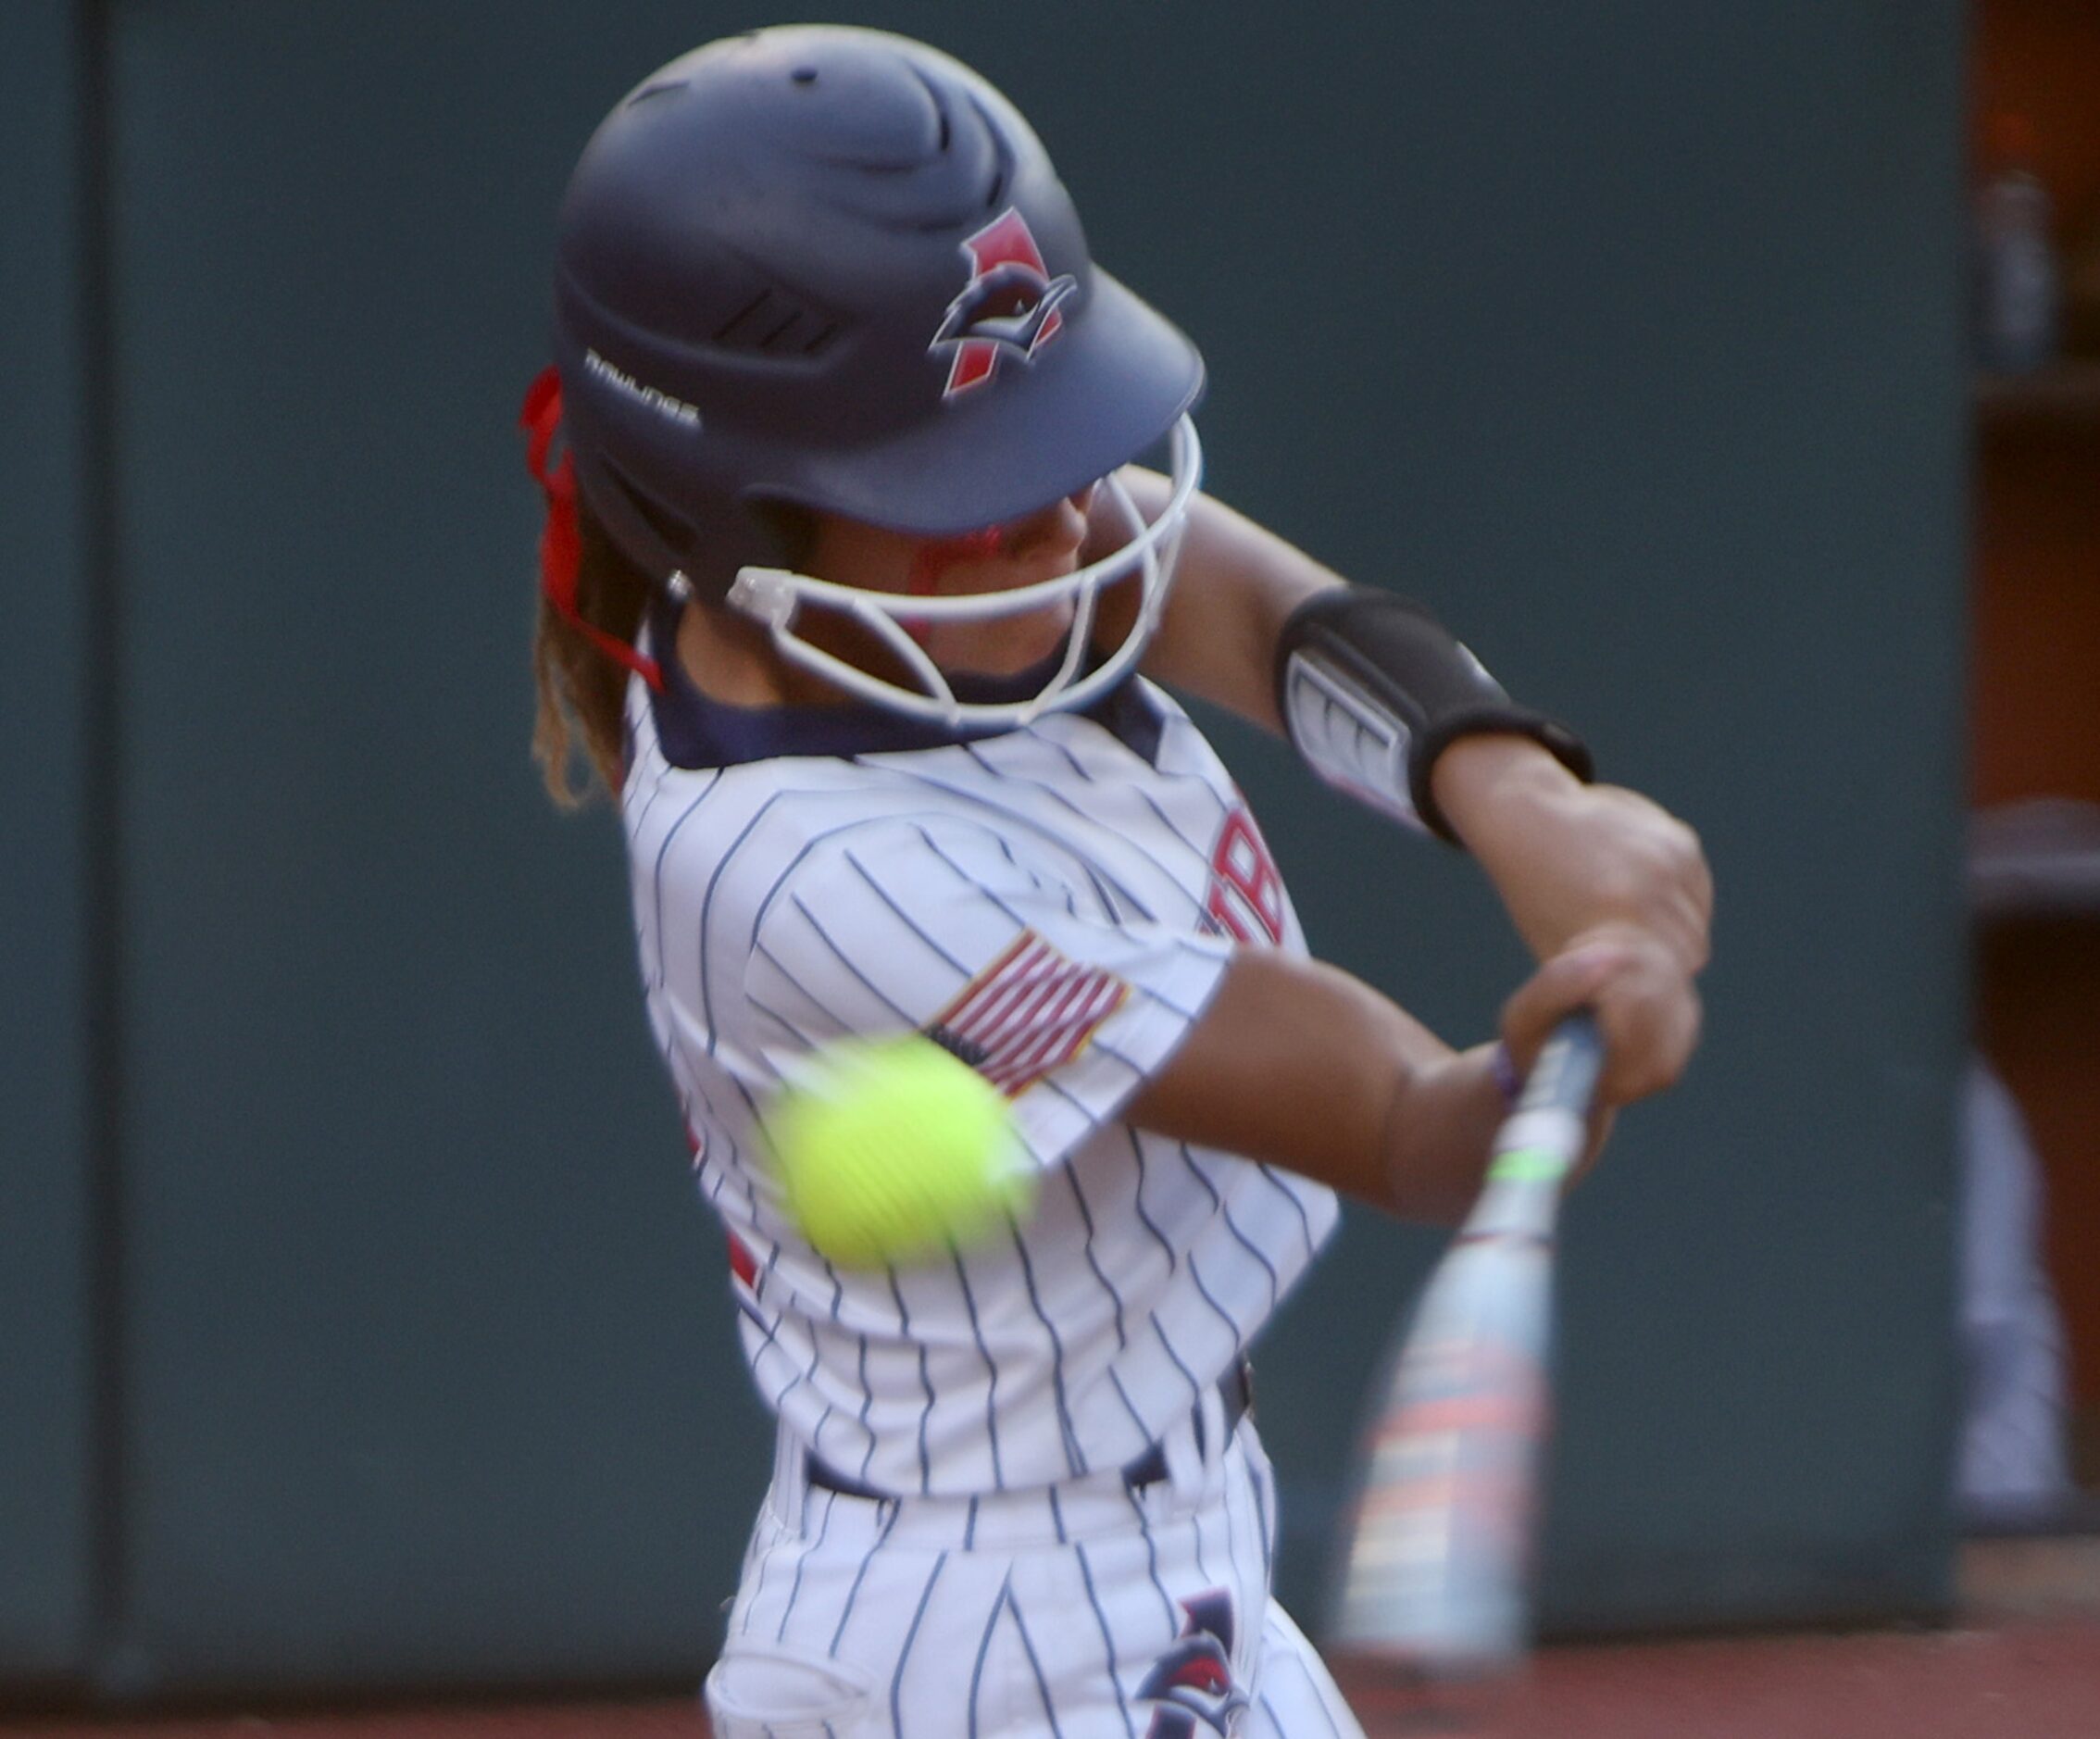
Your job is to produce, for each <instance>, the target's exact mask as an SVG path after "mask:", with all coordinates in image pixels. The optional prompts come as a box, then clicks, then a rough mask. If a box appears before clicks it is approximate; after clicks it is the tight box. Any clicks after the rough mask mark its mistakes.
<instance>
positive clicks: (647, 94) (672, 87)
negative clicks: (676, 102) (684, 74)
mask: <svg viewBox="0 0 2100 1739" xmlns="http://www.w3.org/2000/svg"><path fill="white" fill-rule="evenodd" d="M684 89H685V81H684V80H683V79H669V80H666V81H664V82H663V83H661V84H645V85H644V86H643V87H642V88H641V89H640V90H639V91H637V92H635V94H633V95H632V96H631V97H629V98H628V99H627V106H628V107H629V108H639V107H640V106H642V105H643V104H644V103H646V102H647V101H648V100H649V99H650V98H651V97H652V96H669V95H670V94H671V93H672V92H673V91H682V90H684Z"/></svg>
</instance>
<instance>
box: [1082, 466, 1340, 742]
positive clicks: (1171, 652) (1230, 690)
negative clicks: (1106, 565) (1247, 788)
mask: <svg viewBox="0 0 2100 1739" xmlns="http://www.w3.org/2000/svg"><path fill="white" fill-rule="evenodd" d="M1123 479H1124V482H1125V484H1126V486H1127V487H1128V488H1129V489H1130V491H1131V496H1132V498H1133V499H1134V500H1135V501H1136V503H1137V505H1138V507H1139V509H1140V510H1141V511H1142V512H1144V514H1145V515H1146V516H1147V517H1150V516H1151V515H1153V514H1156V512H1158V510H1159V509H1160V507H1162V506H1164V505H1165V502H1166V499H1167V496H1168V494H1169V484H1168V482H1167V479H1165V478H1164V477H1161V476H1160V475H1158V473H1157V472H1155V471H1148V470H1144V469H1140V468H1138V467H1134V466H1133V467H1130V468H1128V469H1125V471H1124V472H1123ZM1096 510H1097V511H1098V510H1099V509H1098V507H1097V509H1096ZM1176 571H1177V575H1178V577H1177V579H1176V580H1175V582H1174V588H1173V590H1172V591H1171V592H1169V594H1168V597H1167V608H1166V613H1165V614H1164V616H1163V617H1162V618H1161V619H1160V624H1159V632H1157V633H1156V635H1154V637H1153V640H1152V644H1151V645H1150V646H1149V647H1148V648H1147V650H1146V653H1145V657H1144V671H1145V674H1146V675H1148V676H1152V677H1156V679H1157V680H1159V681H1160V682H1165V683H1166V684H1167V685H1168V686H1169V687H1170V688H1174V689H1178V690H1180V691H1181V692H1182V693H1184V694H1195V695H1198V696H1200V697H1201V698H1202V699H1204V700H1206V701H1209V702H1210V703H1211V704H1212V705H1213V706H1217V707H1224V708H1225V709H1226V710H1227V711H1229V712H1232V713H1236V714H1238V715H1239V716H1240V717H1241V718H1243V719H1248V720H1250V721H1252V722H1253V723H1255V724H1257V725H1260V726H1261V727H1262V728H1263V729H1265V730H1268V731H1275V732H1281V730H1282V728H1283V724H1282V720H1281V719H1280V718H1279V717H1278V716H1277V712H1276V677H1275V671H1276V642H1277V636H1278V635H1279V634H1280V633H1281V632H1282V628H1283V623H1284V622H1285V620H1286V619H1288V618H1289V616H1290V614H1291V612H1292V611H1293V610H1294V609H1295V608H1296V607H1298V606H1299V605H1300V604H1302V603H1304V602H1305V600H1306V598H1308V597H1310V596H1311V595H1312V594H1314V593H1316V592H1319V591H1323V590H1325V589H1327V588H1328V587H1331V586H1339V585H1341V584H1342V583H1343V580H1342V576H1341V575H1339V574H1337V573H1335V572H1334V571H1333V570H1332V569H1329V568H1326V567H1323V566H1322V565H1321V564H1320V563H1319V562H1317V561H1315V560H1314V559H1313V558H1312V557H1310V556H1307V555H1306V553H1305V552H1304V551H1303V550H1301V549H1298V548H1297V547H1296V546H1295V545H1294V544H1289V543H1287V542H1285V541H1284V540H1283V539H1282V538H1281V537H1278V536H1277V535H1276V534H1275V533H1274V532H1269V531H1268V530H1266V529H1264V528H1263V527H1261V526H1259V525H1256V523H1255V522H1254V521H1253V520H1252V519H1247V518H1246V517H1245V516H1244V515H1242V514H1239V513H1235V512H1234V511H1233V510H1232V509H1231V507H1227V506H1225V504H1224V503H1223V502H1220V501H1216V500H1213V499H1212V498H1211V497H1209V496H1207V495H1202V494H1199V495H1197V496H1196V497H1195V499H1194V501H1193V502H1192V503H1191V504H1190V507H1189V518H1188V529H1187V531H1186V532H1184V533H1183V535H1182V539H1181V558H1180V561H1179V563H1178V564H1177V569H1176Z"/></svg>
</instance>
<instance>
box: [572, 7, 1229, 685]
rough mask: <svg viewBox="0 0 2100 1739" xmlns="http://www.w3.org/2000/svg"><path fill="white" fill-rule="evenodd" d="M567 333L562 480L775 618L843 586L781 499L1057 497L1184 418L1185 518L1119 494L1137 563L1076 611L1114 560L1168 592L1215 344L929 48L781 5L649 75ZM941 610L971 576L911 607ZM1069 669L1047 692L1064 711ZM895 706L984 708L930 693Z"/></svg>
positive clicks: (915, 502)
mask: <svg viewBox="0 0 2100 1739" xmlns="http://www.w3.org/2000/svg"><path fill="white" fill-rule="evenodd" d="M554 345H555V362H556V369H557V370H558V372H559V376H560V384H561V413H560V414H561V419H562V425H563V430H564V432H565V434H566V436H567V439H568V444H569V452H570V454H571V456H572V457H573V461H574V468H575V477H576V482H577V485H578V486H579V488H580V489H581V494H582V496H583V499H584V501H585V502H586V503H587V504H588V506H589V507H590V508H591V510H592V512H593V513H594V515H595V517H596V518H597V519H598V520H599V522H600V523H601V524H602V525H603V527H604V528H605V530H606V533H607V534H608V535H609V536H610V537H611V538H612V540H613V541H614V543H615V544H617V545H618V546H619V549H620V550H621V551H622V552H623V553H624V554H625V555H626V556H627V557H629V558H630V559H631V560H632V561H633V562H634V563H635V564H636V565H638V566H639V567H640V568H641V569H643V570H644V572H646V573H648V574H650V575H652V576H653V577H656V578H657V579H659V580H669V577H670V576H672V575H673V574H674V573H675V574H681V575H682V576H683V577H684V579H685V580H686V581H687V582H690V583H691V584H692V586H693V587H694V590H695V591H696V592H697V593H698V594H700V595H701V596H703V597H706V598H711V599H715V600H718V601H719V600H723V599H728V600H729V601H731V603H733V604H735V605H738V606H741V607H744V608H745V609H747V610H750V611H751V612H752V613H754V614H756V615H759V616H761V617H762V618H764V619H767V620H769V622H771V623H772V625H773V626H774V628H775V631H776V635H775V637H776V641H777V642H778V641H780V640H781V636H782V634H783V632H786V631H787V630H788V629H789V626H790V624H791V622H792V619H793V617H794V613H795V611H796V610H797V609H798V608H799V607H801V606H802V605H804V604H810V603H815V604H819V605H830V606H833V607H837V606H839V604H840V599H839V598H838V597H837V596H835V595H831V594H838V593H840V592H842V591H849V590H850V589H847V588H840V587H835V586H825V585H822V584H821V583H820V582H816V581H814V580H810V579H808V578H807V577H806V576H800V575H795V574H794V573H792V572H783V571H781V569H788V568H792V565H793V559H794V544H793V542H792V540H789V539H787V538H786V537H785V536H784V535H783V529H782V528H783V516H782V515H781V513H780V511H779V510H780V509H781V508H783V507H784V508H789V509H794V508H802V509H815V510H819V511H822V512H827V513H833V514H839V515H843V516H845V517H847V518H851V519H859V520H863V521H866V522H869V523H871V524H875V525H881V526H885V527H889V528H891V529H894V530H896V531H900V532H910V533H919V534H923V535H926V536H928V537H946V536H953V535H956V534H959V533H962V532H969V531H972V530H975V529H977V528H981V527H984V526H988V525H996V524H1000V523H1004V522H1008V521H1011V520H1015V519H1021V518H1023V517H1025V516H1027V515H1029V514H1031V513H1033V512H1035V511H1037V510H1039V509H1040V508H1042V507H1044V506H1046V505H1047V504H1049V503H1051V502H1053V501H1056V500H1057V499H1059V498H1060V497H1063V496H1066V495H1070V494H1076V493H1078V492H1079V491H1081V490H1082V489H1084V488H1086V487H1087V486H1088V485H1089V484H1091V483H1094V482H1096V481H1098V480H1100V479H1102V478H1104V477H1106V476H1108V475H1109V474H1110V473H1112V472H1114V471H1115V470H1116V469H1118V468H1119V467H1120V466H1121V465H1123V464H1125V463H1126V462H1128V461H1130V460H1131V459H1132V458H1134V457H1137V456H1138V455H1139V454H1141V453H1143V452H1144V450H1145V449H1147V448H1148V447H1150V446H1152V445H1153V444H1155V443H1156V442H1157V441H1159V440H1160V439H1161V438H1162V437H1163V436H1165V435H1167V434H1169V432H1173V433H1174V434H1175V437H1176V438H1175V442H1174V445H1175V448H1176V458H1175V469H1176V470H1177V472H1178V473H1180V475H1178V477H1177V484H1178V487H1177V490H1176V494H1175V506H1174V507H1173V509H1172V510H1171V523H1167V522H1156V523H1154V524H1153V525H1151V526H1149V527H1147V526H1146V525H1145V524H1144V521H1143V520H1142V519H1139V518H1138V517H1137V516H1136V515H1135V514H1134V512H1133V513H1132V514H1131V544H1130V546H1129V551H1128V556H1127V559H1124V560H1123V561H1121V563H1120V565H1118V562H1117V558H1111V559H1110V561H1108V562H1105V563H1096V564H1094V567H1093V568H1090V569H1085V570H1082V572H1081V574H1079V575H1076V576H1073V577H1072V578H1073V581H1074V582H1078V583H1079V584H1080V586H1081V591H1082V592H1083V593H1084V594H1085V608H1084V609H1082V610H1081V614H1082V615H1086V614H1090V613H1091V607H1092V588H1094V587H1095V586H1098V585H1099V584H1100V583H1104V582H1107V581H1111V580H1116V579H1120V578H1123V577H1126V575H1128V574H1142V575H1143V576H1144V583H1145V586H1146V589H1147V592H1148V593H1156V594H1159V596H1163V594H1164V589H1165V584H1166V582H1167V579H1168V578H1169V574H1170V569H1171V554H1172V544H1173V543H1174V541H1175V538H1176V535H1177V533H1178V529H1179V524H1180V519H1181V510H1182V508H1183V507H1185V504H1186V501H1187V499H1188V496H1189V494H1190V493H1191V492H1192V491H1193V488H1194V473H1195V470H1196V468H1197V466H1198V464H1199V458H1198V453H1197V449H1196V444H1195V441H1194V431H1193V429H1191V428H1190V427H1189V425H1188V423H1187V419H1186V413H1187V411H1188V410H1189V408H1190V407H1191V406H1192V405H1193V403H1194V400H1195V398H1196V396H1197V394H1198V393H1199V392H1200V390H1201V387H1202V382H1203V364H1202V359H1201V357H1199V356H1198V355H1197V353H1196V350H1195V347H1194V345H1193V344H1191V343H1190V342H1189V341H1188V339H1187V338H1185V337H1184V336H1183V335H1182V334H1181V332H1180V331H1179V330H1177V329H1176V328H1175V327H1174V326H1173V325H1172V324H1170V323H1169V321H1168V320H1167V319H1164V318H1163V317H1162V316H1160V315H1159V314H1157V313H1156V312H1155V311H1154V310H1153V309H1152V308H1150V307H1147V306H1146V305H1145V304H1144V302H1142V301H1140V300H1139V299H1138V298H1137V297H1136V296H1135V295H1133V294H1131V292H1130V291H1129V290H1127V289H1125V288H1124V287H1123V285H1121V284H1120V283H1119V282H1117V281H1116V280H1115V279H1113V278H1111V277H1110V276H1109V275H1108V274H1107V273H1106V272H1105V271H1102V270H1100V269H1098V268H1096V267H1095V266H1094V264H1093V263H1092V261H1091V260H1090V258H1089V257H1088V254H1087V246H1086V239H1085V236H1084V234H1083V233H1082V231H1081V228H1080V222H1079V218H1078V215H1077V214H1076V213H1075V211H1074V210H1073V208H1072V203H1071V200H1070V198H1069V195H1068V194H1066V192H1065V190H1064V188H1063V186H1062V185H1061V184H1060V183H1059V181H1058V180H1057V178H1056V173H1055V171H1054V170H1053V169H1052V168H1051V165H1050V160H1049V157H1048V156H1047V155H1046V154H1045V152H1044V148H1043V146H1042V144H1041V143H1040V142H1039V141H1038V140H1037V139H1036V137H1035V135H1034V133H1033V132H1032V131H1030V129H1029V127H1028V124H1027V123H1026V122H1025V121H1024V120H1023V119H1021V117H1020V116H1019V114H1018V113H1017V112H1016V111H1015V109H1014V108H1013V107H1012V106H1011V105H1010V104H1008V103H1007V102H1006V99H1005V98H1004V97H1002V96H1001V95H1000V94H998V92H996V91H995V90H994V89H993V88H992V86H991V85H990V84H988V83H987V82H986V81H984V80H983V79H981V78H980V77H979V76H978V75H977V74H976V73H974V72H972V71H971V70H969V69H968V68H967V67H964V66H963V65H961V64H960V63H959V62H957V61H956V60H953V59H951V58H950V57H949V56H945V55H943V54H940V53H938V52H937V51H935V50H933V49H931V48H929V47H926V46H925V45H923V44H919V43H916V42H912V41H909V40H908V39H906V38H904V37H899V36H894V35H890V34H887V33H884V32H881V31H866V30H856V29H844V28H836V27H828V26H798V27H793V28H785V29H779V30H769V31H758V32H755V33H753V34H749V35H745V36H740V37H734V38H731V39H729V40H727V41H723V42H719V43H713V44H708V45H707V46H706V47H703V48H699V49H696V50H694V52H693V53H691V54H688V55H686V56H682V57H681V58H680V59H677V60H674V61H672V62H671V63H670V64H669V66H667V67H665V68H663V69H661V70H660V71H658V72H656V73H655V74H654V75H652V76H651V77H650V78H648V79H646V80H644V81H643V82H642V84H641V85H639V86H638V87H637V88H636V89H635V90H634V91H633V92H631V94H629V95H628V96H627V97H626V98H625V99H624V100H622V101H621V103H620V104H619V106H618V107H616V108H615V109H614V110H613V112H612V114H611V115H610V116H609V117H607V118H606V120H605V122H604V123H603V124H602V125H601V126H600V127H599V129H598V131H597V132H596V133H595V135H594V137H593V138H592V140H591V142H590V144H589V145H588V147H587V148H586V149H585V151H584V154H583V156H582V159H581V162H580V163H579V165H578V167H577V169H576V171H575V174H574V177H573V178H572V180H571V181H570V183H569V192H568V195H567V198H566V200H565V202H564V204H563V207H562V212H561V222H560V236H559V243H558V251H557V270H556V297H555V322H554ZM1123 499H1124V503H1125V506H1126V507H1127V506H1128V501H1127V497H1124V498H1123ZM784 518H785V519H788V520H792V518H793V516H792V515H788V516H784ZM740 572H742V573H744V576H745V582H744V584H742V585H738V584H737V583H736V582H737V580H738V576H739V574H740ZM1053 583H1054V584H1055V583H1056V582H1053ZM854 595H855V596H856V597H857V598H863V599H873V598H877V597H879V595H880V594H872V593H856V594H854ZM1012 595H1014V596H1016V597H1018V598H1019V600H1020V602H1021V604H1022V605H1023V606H1025V607H1041V605H1042V604H1043V603H1044V602H1046V601H1048V600H1047V599H1046V598H1045V596H1044V594H1043V588H1040V587H1031V588H1029V589H1028V592H1027V594H1012ZM1158 601H1159V597H1158V596H1155V597H1153V598H1152V599H1151V602H1150V607H1149V608H1147V609H1146V610H1144V612H1142V615H1143V618H1144V623H1145V625H1146V627H1147V631H1148V629H1149V623H1150V622H1151V621H1152V620H1153V619H1156V611H1157V604H1158ZM905 602H906V601H905V600H892V604H894V605H903V604H905ZM946 604H956V605H963V604H965V601H964V600H950V599H932V600H913V601H910V604H909V607H908V610H907V612H906V614H907V616H909V617H916V618H917V619H925V618H926V617H928V616H932V615H940V614H942V613H944V612H943V611H942V610H940V609H939V608H937V607H936V606H940V605H946ZM999 607H1000V606H999V604H998V600H996V599H993V600H979V599H971V600H969V601H967V607H966V610H963V611H956V612H954V613H968V614H970V615H973V616H981V615H985V614H992V613H996V611H997V609H998V608H999ZM856 614H859V615H861V616H862V617H863V619H866V617H867V611H866V610H865V609H864V608H861V609H856ZM789 638H791V639H792V638H793V636H792V635H790V636H789ZM892 638H893V643H894V642H895V641H896V640H899V639H903V638H904V637H903V636H902V634H901V631H900V632H899V633H898V634H897V635H894V636H892ZM909 644H910V643H909V641H908V640H907V639H906V640H904V644H903V645H900V647H899V650H900V652H904V650H905V647H906V646H908V645H909ZM782 649H783V651H786V650H791V648H790V647H789V646H788V645H786V644H783V646H782ZM1134 655H1135V649H1134V648H1131V657H1134ZM905 656H906V658H907V661H910V656H909V654H908V652H906V654H905ZM917 662H918V663H919V664H920V665H923V664H924V662H925V661H924V659H923V657H920V658H919V660H918V661H917ZM1069 662H1070V661H1068V663H1069ZM1124 662H1126V663H1127V662H1128V660H1124ZM923 674H925V673H924V672H923V671H922V675H923ZM1072 675H1073V672H1072V671H1070V670H1068V671H1067V672H1066V676H1067V679H1068V681H1067V682H1066V684H1065V686H1064V689H1063V691H1062V692H1061V694H1060V695H1059V696H1058V697H1057V698H1056V703H1055V704H1056V705H1060V706H1063V705H1070V704H1075V703H1074V701H1073V699H1072V698H1071V694H1072V685H1071V683H1070V681H1069V679H1070V677H1071V676H1072ZM881 686H882V687H883V688H885V689H891V687H892V685H889V684H883V685H881ZM1088 686H1089V687H1090V688H1092V687H1094V686H1096V685H1094V684H1091V683H1090V684H1088ZM899 692H901V693H904V694H906V696H907V697H910V691H908V690H906V691H894V690H892V692H891V693H890V694H885V695H884V696H883V698H889V699H893V700H894V695H895V694H896V693H899ZM913 698H918V699H923V698H924V697H923V696H919V697H913ZM1045 698H1046V699H1047V697H1045ZM906 709H907V710H915V709H916V710H922V711H929V710H930V711H931V712H933V713H935V714H937V715H940V716H946V717H951V718H952V717H955V716H956V715H957V713H958V712H960V711H967V710H969V709H967V708H957V707H956V705H955V703H954V701H953V699H952V696H948V695H947V694H945V691H944V689H943V691H942V693H940V694H936V695H935V696H934V697H933V699H932V702H931V706H930V707H916V708H915V707H910V706H908V705H907V707H906Z"/></svg>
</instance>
